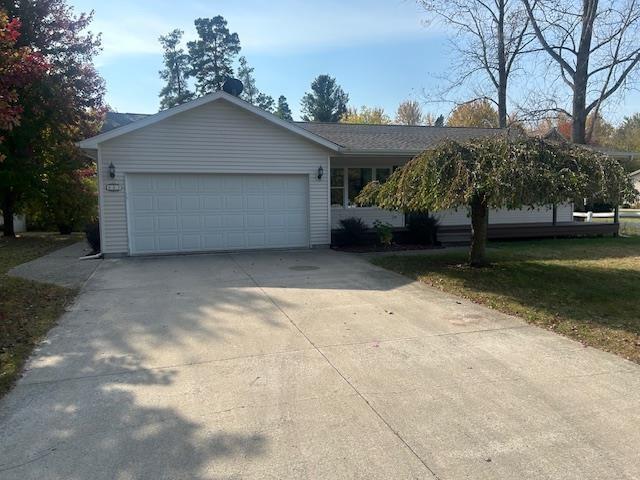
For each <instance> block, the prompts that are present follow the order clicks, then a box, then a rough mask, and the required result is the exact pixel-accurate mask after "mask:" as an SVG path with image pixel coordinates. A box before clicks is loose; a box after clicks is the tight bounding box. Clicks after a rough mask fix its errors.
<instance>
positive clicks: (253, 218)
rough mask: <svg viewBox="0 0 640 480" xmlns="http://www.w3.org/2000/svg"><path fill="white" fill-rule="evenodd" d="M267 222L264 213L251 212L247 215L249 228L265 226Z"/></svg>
mask: <svg viewBox="0 0 640 480" xmlns="http://www.w3.org/2000/svg"><path fill="white" fill-rule="evenodd" d="M265 223H266V222H265V216H264V214H262V215H255V214H249V215H247V216H246V223H245V225H246V226H247V227H248V228H256V227H264V226H265Z"/></svg>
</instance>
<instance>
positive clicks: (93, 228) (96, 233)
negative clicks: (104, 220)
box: [84, 222, 100, 253]
mask: <svg viewBox="0 0 640 480" xmlns="http://www.w3.org/2000/svg"><path fill="white" fill-rule="evenodd" d="M84 233H85V235H86V236H87V243H88V244H89V246H90V247H91V250H93V253H100V224H99V223H98V222H95V223H90V224H88V225H87V226H86V227H85V228H84Z"/></svg>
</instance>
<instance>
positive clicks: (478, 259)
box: [469, 196, 489, 267]
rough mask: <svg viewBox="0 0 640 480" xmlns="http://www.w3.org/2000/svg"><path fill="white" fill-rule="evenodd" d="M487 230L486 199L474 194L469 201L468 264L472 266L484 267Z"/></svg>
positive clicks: (487, 210)
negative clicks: (469, 235) (469, 241)
mask: <svg viewBox="0 0 640 480" xmlns="http://www.w3.org/2000/svg"><path fill="white" fill-rule="evenodd" d="M488 230H489V207H488V206H487V200H486V199H484V198H481V197H480V196H475V197H474V198H473V200H472V201H471V252H470V255H469V264H470V265H471V266H472V267H486V266H488V265H489V261H488V260H487V233H488Z"/></svg>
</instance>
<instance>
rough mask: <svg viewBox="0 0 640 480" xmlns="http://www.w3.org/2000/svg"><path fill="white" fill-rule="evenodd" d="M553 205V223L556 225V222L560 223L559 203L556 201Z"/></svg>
mask: <svg viewBox="0 0 640 480" xmlns="http://www.w3.org/2000/svg"><path fill="white" fill-rule="evenodd" d="M552 207H553V208H552V211H553V217H552V220H551V223H552V225H553V226H554V227H555V226H556V224H557V223H558V205H556V204H555V203H554V204H553V206H552Z"/></svg>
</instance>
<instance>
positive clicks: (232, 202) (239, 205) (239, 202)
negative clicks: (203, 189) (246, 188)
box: [224, 195, 244, 210]
mask: <svg viewBox="0 0 640 480" xmlns="http://www.w3.org/2000/svg"><path fill="white" fill-rule="evenodd" d="M224 208H227V209H230V210H242V209H243V208H244V197H243V196H242V195H227V196H225V197H224Z"/></svg>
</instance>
